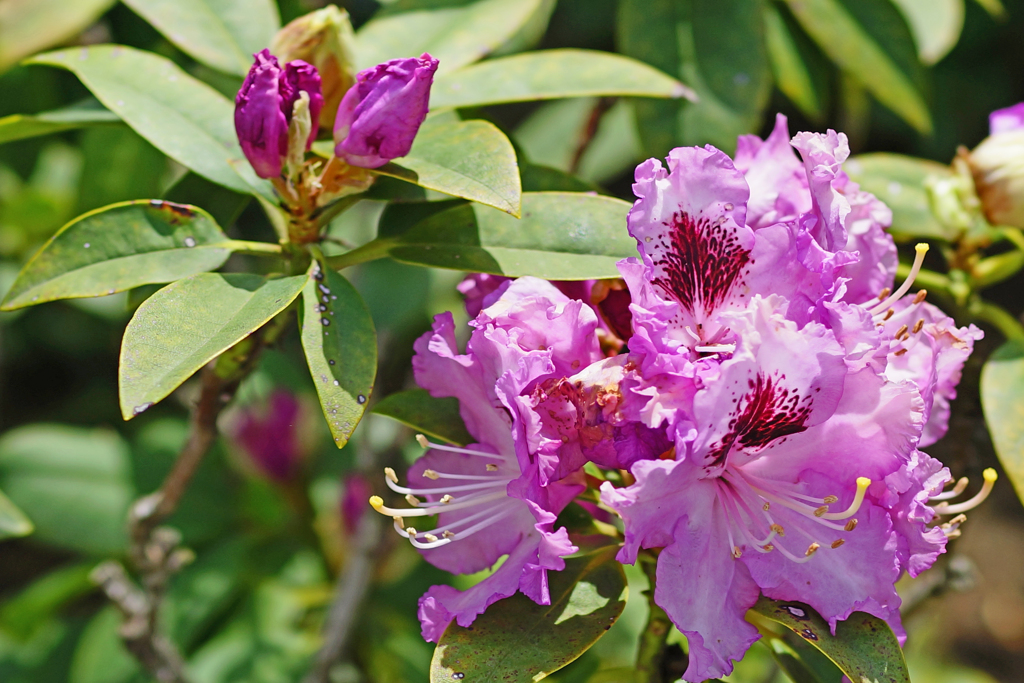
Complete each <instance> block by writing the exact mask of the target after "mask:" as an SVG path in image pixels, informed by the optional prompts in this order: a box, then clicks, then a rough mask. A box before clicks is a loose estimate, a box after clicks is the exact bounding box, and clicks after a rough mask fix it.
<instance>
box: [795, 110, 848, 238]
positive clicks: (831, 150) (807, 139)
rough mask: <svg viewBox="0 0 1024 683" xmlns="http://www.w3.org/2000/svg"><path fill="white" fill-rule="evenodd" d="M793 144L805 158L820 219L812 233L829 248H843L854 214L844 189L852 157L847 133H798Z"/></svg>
mask: <svg viewBox="0 0 1024 683" xmlns="http://www.w3.org/2000/svg"><path fill="white" fill-rule="evenodd" d="M792 144H793V147H795V148H796V149H797V151H799V152H800V156H801V157H802V158H803V162H804V169H805V170H806V172H807V183H808V186H809V187H810V190H811V198H812V205H813V209H812V214H813V215H814V217H815V218H817V224H816V225H814V226H813V227H812V226H810V225H808V228H809V229H810V234H811V236H812V237H813V238H814V240H815V241H816V242H817V243H818V244H820V245H821V246H822V248H824V249H826V250H828V251H836V250H837V249H841V248H843V247H844V246H845V245H846V240H847V234H846V218H847V216H848V215H849V213H850V202H849V200H847V198H846V197H845V196H844V195H843V192H842V191H843V189H844V188H845V186H846V184H847V183H848V182H849V179H848V178H847V176H846V174H845V173H844V172H843V170H842V165H843V162H844V161H846V159H847V158H848V157H849V156H850V145H849V143H848V142H847V140H846V135H845V134H844V133H836V132H835V131H834V130H829V131H828V133H825V134H822V133H797V134H796V135H795V136H793V143H792Z"/></svg>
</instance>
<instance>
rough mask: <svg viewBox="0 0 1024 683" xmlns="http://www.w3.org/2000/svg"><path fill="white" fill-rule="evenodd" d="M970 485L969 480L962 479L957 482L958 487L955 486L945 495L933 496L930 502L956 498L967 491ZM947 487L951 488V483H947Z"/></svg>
mask: <svg viewBox="0 0 1024 683" xmlns="http://www.w3.org/2000/svg"><path fill="white" fill-rule="evenodd" d="M949 481H950V482H951V481H953V480H952V479H950V480H949ZM968 483H969V480H968V479H967V477H960V479H959V480H958V481H957V482H956V486H954V487H953V488H952V489H950V490H949V491H946V492H945V493H938V494H936V495H934V496H931V497H930V498H929V500H949V499H950V498H956V497H957V496H959V495H960V494H961V493H963V492H964V491H965V490H966V489H967V484H968ZM946 486H949V482H946Z"/></svg>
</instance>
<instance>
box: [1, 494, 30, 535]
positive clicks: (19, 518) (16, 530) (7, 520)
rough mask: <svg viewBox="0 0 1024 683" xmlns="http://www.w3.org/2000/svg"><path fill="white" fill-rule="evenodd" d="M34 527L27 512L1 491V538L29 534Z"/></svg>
mask: <svg viewBox="0 0 1024 683" xmlns="http://www.w3.org/2000/svg"><path fill="white" fill-rule="evenodd" d="M34 528H35V527H33V526H32V521H31V520H30V519H29V518H28V517H26V516H25V513H24V512H22V511H21V510H19V509H18V506H17V505H15V504H14V503H12V502H11V499H10V498H8V497H7V496H6V495H4V492H3V491H0V540H3V539H5V538H14V537H17V536H28V535H29V534H30V533H32V530H33V529H34Z"/></svg>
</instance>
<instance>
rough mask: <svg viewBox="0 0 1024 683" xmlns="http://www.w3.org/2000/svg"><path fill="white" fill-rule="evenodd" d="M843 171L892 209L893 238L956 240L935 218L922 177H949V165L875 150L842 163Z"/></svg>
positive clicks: (904, 239)
mask: <svg viewBox="0 0 1024 683" xmlns="http://www.w3.org/2000/svg"><path fill="white" fill-rule="evenodd" d="M843 170H844V171H846V172H847V173H848V174H849V176H850V178H851V179H853V180H854V181H855V182H857V183H860V186H861V189H862V190H865V191H867V192H870V193H872V194H873V195H875V196H876V197H878V198H879V199H881V200H882V201H883V202H885V205H886V206H888V207H889V208H890V209H892V228H890V229H889V232H890V233H892V235H893V237H894V238H895V239H896V240H899V241H906V240H911V239H922V238H924V239H941V240H945V241H950V240H953V239H956V237H957V234H955V233H952V232H950V229H949V228H948V227H946V226H944V225H943V224H942V223H940V222H939V221H938V220H937V219H936V218H935V215H934V214H933V213H932V210H931V204H930V202H929V201H928V192H927V190H926V189H925V179H927V178H928V177H929V176H938V177H940V178H948V177H951V176H952V175H953V172H952V171H951V170H950V168H949V166H944V165H943V164H940V163H937V162H934V161H928V160H927V159H918V158H916V157H908V156H903V155H902V154H890V153H888V152H878V153H874V154H859V155H857V156H855V157H852V158H851V159H850V160H849V161H847V162H846V163H845V164H844V165H843Z"/></svg>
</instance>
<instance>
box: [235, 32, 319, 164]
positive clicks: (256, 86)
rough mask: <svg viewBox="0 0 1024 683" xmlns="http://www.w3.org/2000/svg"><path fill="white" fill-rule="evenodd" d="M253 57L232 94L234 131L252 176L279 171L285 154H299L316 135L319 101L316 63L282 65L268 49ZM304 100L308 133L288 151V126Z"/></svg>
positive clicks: (306, 148) (298, 61)
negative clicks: (243, 78) (254, 173)
mask: <svg viewBox="0 0 1024 683" xmlns="http://www.w3.org/2000/svg"><path fill="white" fill-rule="evenodd" d="M254 57H255V59H256V61H255V63H254V64H253V65H252V68H250V69H249V73H248V75H247V76H246V77H245V82H244V83H243V84H242V88H241V90H239V91H238V95H237V96H235V132H236V133H237V134H238V142H239V143H240V144H241V146H242V151H243V152H244V153H245V157H246V159H248V160H249V163H250V164H252V167H253V169H255V170H256V175H258V176H259V177H261V178H276V177H278V176H280V175H281V168H282V166H283V164H284V163H285V161H286V160H287V159H288V157H289V152H291V153H292V154H293V155H294V154H296V153H299V154H301V153H302V152H305V151H306V150H308V149H309V147H310V145H312V144H313V140H315V139H316V133H317V129H318V128H319V125H320V124H319V117H320V109H321V108H322V107H323V102H324V99H323V96H322V95H321V93H320V75H319V74H318V73H317V71H316V68H315V67H313V66H312V65H310V64H307V63H306V62H303V61H301V60H295V61H292V62H288V63H287V64H285V66H284V68H283V69H282V68H281V65H280V64H279V63H278V61H277V57H275V56H274V55H272V54H270V50H266V49H264V50H261V51H260V52H257V53H256V54H255V55H254ZM303 95H305V97H304V96H303ZM304 99H305V100H307V102H306V107H307V108H308V113H307V114H306V115H305V116H307V117H308V121H306V125H308V126H310V128H309V132H308V134H306V135H304V136H303V139H302V140H300V141H298V143H297V144H298V145H299V146H300V147H302V148H301V150H290V149H289V147H290V146H294V145H290V144H289V127H290V126H291V125H292V122H293V115H294V113H295V110H296V109H295V105H296V103H297V102H299V101H300V100H304ZM302 145H304V146H302Z"/></svg>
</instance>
